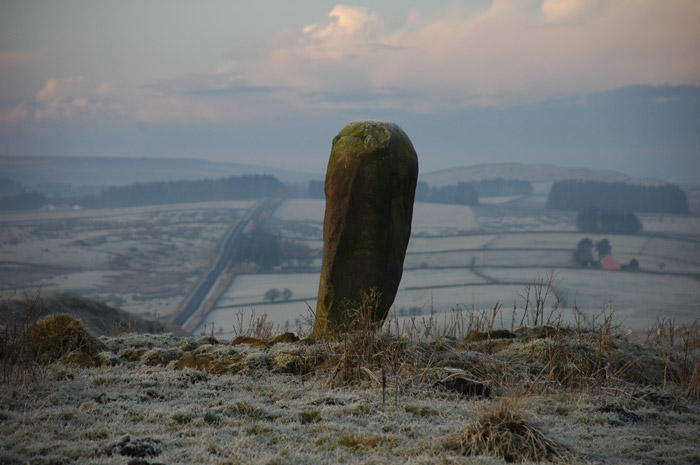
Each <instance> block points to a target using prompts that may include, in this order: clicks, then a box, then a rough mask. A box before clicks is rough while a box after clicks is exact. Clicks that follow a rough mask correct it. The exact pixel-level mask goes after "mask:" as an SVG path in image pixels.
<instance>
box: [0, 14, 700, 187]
mask: <svg viewBox="0 0 700 465" xmlns="http://www.w3.org/2000/svg"><path fill="white" fill-rule="evenodd" d="M698 24H700V1H697V0H663V1H660V0H493V1H491V0H474V1H468V0H463V1H449V0H443V1H440V0H403V1H388V0H374V1H359V0H358V1H352V0H349V1H348V2H347V3H337V2H335V1H325V0H305V1H303V2H292V1H288V0H251V1H236V0H232V1H224V0H202V1H198V2H191V1H181V0H138V1H134V0H120V1H118V2H112V1H110V2H101V1H94V0H46V1H39V0H22V1H14V0H5V1H3V2H2V3H0V154H10V155H71V156H125V157H126V156H138V157H194V158H203V159H208V160H216V161H231V162H238V163H254V164H259V165H265V166H270V167H275V168H284V169H290V170H300V171H307V172H313V173H323V172H324V171H325V168H326V163H327V161H328V155H329V153H330V146H331V141H332V139H333V136H335V134H337V132H338V131H339V130H340V129H341V128H342V127H343V126H344V125H345V124H346V123H348V122H350V121H354V120H362V119H376V120H389V121H393V122H395V123H397V124H399V126H401V127H402V128H403V129H404V130H405V131H406V133H407V134H408V136H409V137H410V138H411V140H412V142H413V144H414V146H415V148H416V151H417V152H418V157H419V163H420V168H421V171H422V172H429V171H434V170H439V169H447V168H450V167H455V166H466V165H473V164H482V163H507V162H519V163H551V164H557V165H561V166H567V167H584V168H593V169H612V170H618V171H622V172H624V173H626V174H630V175H633V176H642V177H657V178H663V179H666V180H669V181H673V182H697V180H698V179H700V27H698Z"/></svg>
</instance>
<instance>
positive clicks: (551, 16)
mask: <svg viewBox="0 0 700 465" xmlns="http://www.w3.org/2000/svg"><path fill="white" fill-rule="evenodd" d="M602 4H603V2H602V1H600V0H543V2H542V7H541V10H542V18H543V20H544V22H545V23H548V24H562V23H571V22H577V21H581V20H584V19H587V17H589V15H591V14H592V13H594V12H595V11H596V10H597V9H599V8H601V7H602V6H603V5H602Z"/></svg>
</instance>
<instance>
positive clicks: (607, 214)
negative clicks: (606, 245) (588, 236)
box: [576, 207, 642, 234]
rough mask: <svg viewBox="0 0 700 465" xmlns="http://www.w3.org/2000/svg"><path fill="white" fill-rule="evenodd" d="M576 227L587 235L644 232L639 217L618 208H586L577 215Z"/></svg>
mask: <svg viewBox="0 0 700 465" xmlns="http://www.w3.org/2000/svg"><path fill="white" fill-rule="evenodd" d="M576 227H577V228H578V230H579V231H581V232H586V233H598V232H602V233H607V234H638V233H640V232H641V231H642V223H641V222H640V221H639V218H638V217H637V215H635V214H634V213H632V212H631V211H627V212H625V211H622V210H618V209H617V208H607V209H604V210H599V209H598V208H596V207H588V208H584V209H583V210H581V211H580V212H579V213H578V215H576Z"/></svg>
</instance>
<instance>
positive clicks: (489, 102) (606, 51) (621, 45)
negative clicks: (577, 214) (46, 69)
mask: <svg viewBox="0 0 700 465" xmlns="http://www.w3.org/2000/svg"><path fill="white" fill-rule="evenodd" d="M404 18H405V19H404V21H403V22H399V23H389V22H387V21H385V20H384V19H383V18H382V17H381V16H380V15H379V14H378V13H377V12H375V11H372V10H371V9H369V8H365V7H359V6H352V5H346V4H340V5H337V6H335V7H334V8H332V9H331V10H330V11H329V12H328V13H327V14H325V15H321V16H320V17H319V18H317V20H316V21H313V18H311V21H310V24H309V25H307V26H305V27H303V28H299V29H298V30H295V31H291V32H290V31H287V30H285V31H281V32H280V33H279V34H278V35H277V36H275V37H272V38H270V40H269V41H268V42H267V43H266V44H264V45H260V44H258V45H256V46H251V47H248V46H246V47H243V48H241V47H240V46H239V47H238V48H233V49H232V50H231V51H230V52H229V53H228V54H226V56H222V57H221V61H220V62H219V63H212V72H210V73H203V72H199V73H192V74H187V75H182V76H174V77H170V78H168V79H161V80H159V81H156V82H153V83H149V84H148V85H140V86H136V85H131V86H130V85H127V84H125V83H119V82H114V81H112V80H104V81H98V82H92V81H90V80H88V79H84V78H82V77H80V76H75V77H68V78H63V79H59V78H51V79H48V80H47V81H46V83H45V85H44V87H43V88H42V89H40V90H39V91H38V92H37V93H36V96H35V98H34V100H33V101H29V102H27V103H24V104H23V106H15V107H13V108H10V109H8V110H7V111H5V112H4V113H3V115H4V116H2V120H0V121H2V122H4V123H6V124H9V122H10V121H15V122H16V121H22V120H33V121H35V122H40V121H48V120H51V119H59V118H80V117H85V116H90V117H94V115H97V114H103V113H111V114H115V115H118V116H120V117H124V118H127V119H130V120H132V121H137V122H147V123H150V122H154V123H168V122H178V123H180V122H184V123H187V122H203V123H251V122H255V123H268V122H270V121H272V120H275V119H277V120H284V121H295V120H299V119H300V118H301V117H307V116H308V117H313V118H319V117H320V118H325V117H327V116H335V117H338V115H341V116H342V115H344V114H357V112H363V113H366V114H369V115H373V114H378V113H379V114H381V113H382V112H384V111H385V110H400V111H406V112H412V113H419V114H432V113H438V112H444V111H455V110H461V109H464V108H467V107H471V106H512V105H519V104H523V103H534V102H539V101H544V100H548V99H552V98H559V97H562V96H568V95H572V94H573V95H584V94H589V93H592V92H602V91H607V90H612V89H617V88H621V87H625V86H628V85H632V84H639V85H666V84H670V85H681V84H690V85H700V33H698V32H697V24H700V2H698V1H695V0H664V1H663V2H661V1H657V0H527V1H520V0H494V1H493V2H492V3H491V4H490V5H488V6H487V7H486V8H484V9H482V10H475V9H473V8H470V7H469V6H468V4H467V3H464V2H457V1H455V2H454V3H452V4H449V5H448V6H446V7H445V8H444V9H443V10H441V11H438V12H437V13H431V14H430V15H428V14H424V13H423V12H421V11H419V10H417V9H415V8H411V9H410V10H409V9H406V11H405V15H404ZM6 61H7V62H10V61H12V60H10V59H9V58H8V59H6ZM15 61H16V60H15ZM0 63H2V59H1V58H0ZM344 112H345V113H344ZM13 115H14V116H13Z"/></svg>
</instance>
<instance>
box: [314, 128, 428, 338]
mask: <svg viewBox="0 0 700 465" xmlns="http://www.w3.org/2000/svg"><path fill="white" fill-rule="evenodd" d="M417 179H418V157H417V156H416V151H415V149H414V148H413V144H411V141H410V140H409V138H408V136H407V135H406V133H404V132H403V130H401V128H400V127H398V126H397V125H395V124H393V123H388V122H377V121H361V122H354V123H350V124H348V125H347V126H345V127H344V128H343V129H342V130H341V131H340V132H339V133H338V135H337V136H336V137H335V138H334V139H333V146H332V149H331V155H330V159H329V161H328V169H327V171H326V182H325V193H326V212H325V218H324V221H323V262H322V266H321V280H320V284H319V290H318V300H317V303H316V322H315V324H314V333H315V334H316V335H322V334H326V333H327V332H331V333H332V332H338V331H342V330H343V329H345V328H347V327H348V324H349V323H350V320H349V318H351V317H352V315H350V313H351V312H349V309H352V308H353V307H354V308H357V304H358V303H359V302H360V301H361V300H362V296H363V295H364V294H370V291H371V290H372V289H376V291H377V292H378V293H379V297H380V299H379V303H378V305H376V306H375V308H373V309H372V319H373V321H374V322H375V323H377V324H381V323H382V322H383V321H384V319H385V318H386V315H387V313H388V312H389V308H390V307H391V304H392V303H393V302H394V297H396V291H397V289H398V286H399V282H400V281H401V274H402V273H403V261H404V257H405V255H406V247H407V246H408V239H409V237H410V235H411V218H412V216H413V200H414V196H415V191H416V181H417Z"/></svg>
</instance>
